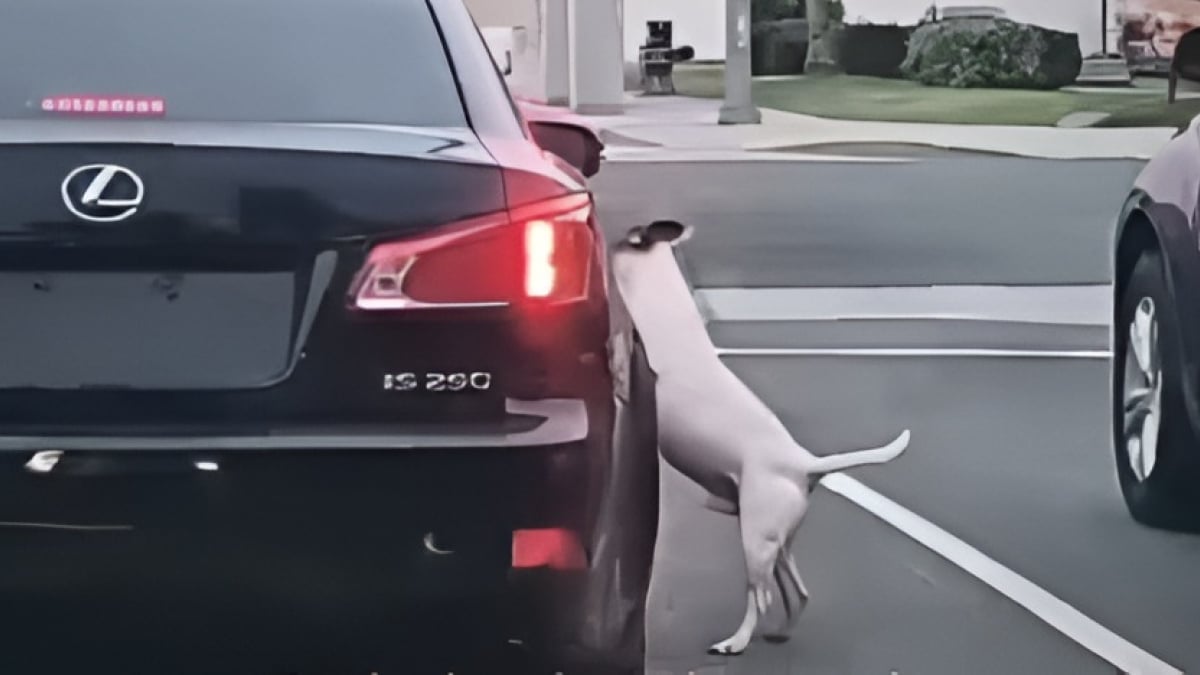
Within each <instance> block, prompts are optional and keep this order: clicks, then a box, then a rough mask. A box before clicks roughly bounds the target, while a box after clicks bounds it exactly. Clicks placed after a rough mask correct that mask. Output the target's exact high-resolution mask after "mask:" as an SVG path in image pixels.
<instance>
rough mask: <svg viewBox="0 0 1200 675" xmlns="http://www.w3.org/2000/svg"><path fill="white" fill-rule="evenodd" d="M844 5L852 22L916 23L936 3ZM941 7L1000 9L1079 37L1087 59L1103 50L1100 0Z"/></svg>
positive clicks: (853, 0)
mask: <svg viewBox="0 0 1200 675" xmlns="http://www.w3.org/2000/svg"><path fill="white" fill-rule="evenodd" d="M843 4H844V5H845V7H846V21H848V22H854V21H856V20H860V19H861V20H865V21H871V22H874V23H891V22H895V23H899V24H912V23H916V21H917V20H918V19H920V18H921V16H922V15H923V14H924V13H925V10H926V9H928V7H929V6H930V5H931V4H933V0H843ZM937 4H938V6H939V7H943V6H949V5H972V4H978V5H988V6H993V7H999V8H1001V9H1003V10H1004V11H1005V12H1006V13H1007V14H1008V16H1009V18H1011V19H1013V20H1014V21H1021V22H1023V23H1032V24H1036V25H1039V26H1045V27H1046V28H1053V29H1055V30H1061V31H1066V32H1069V33H1076V34H1078V35H1079V47H1080V49H1081V50H1082V51H1083V55H1084V56H1087V55H1088V54H1092V53H1094V52H1098V51H1100V50H1101V49H1100V43H1101V36H1100V0H982V1H980V2H972V1H970V0H964V1H963V2H938V3H937ZM1113 4H1115V3H1113ZM1112 23H1113V22H1112V21H1111V20H1110V21H1109V24H1110V26H1109V28H1110V32H1109V49H1112V48H1113V47H1114V46H1115V45H1114V44H1113V42H1114V38H1113V37H1112V35H1113V33H1112V30H1111V29H1112V28H1113V26H1112V25H1111V24H1112Z"/></svg>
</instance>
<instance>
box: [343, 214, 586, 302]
mask: <svg viewBox="0 0 1200 675" xmlns="http://www.w3.org/2000/svg"><path fill="white" fill-rule="evenodd" d="M591 208H592V207H591V200H590V198H589V197H588V196H587V195H585V194H578V195H571V196H568V197H561V198H558V199H554V200H550V201H547V202H543V203H538V204H534V205H530V206H524V207H520V208H517V209H513V210H511V211H508V212H503V213H499V214H494V215H489V216H484V217H482V218H475V219H471V220H469V221H464V222H461V223H455V224H452V225H447V226H443V227H441V228H438V229H437V230H435V231H434V232H432V233H431V234H428V235H424V236H421V237H415V238H412V239H406V240H401V241H393V242H387V243H383V244H379V245H378V246H376V247H375V248H373V249H371V252H370V254H369V255H368V257H367V263H366V265H365V266H364V267H363V270H362V271H361V272H360V273H359V275H358V277H357V279H356V281H355V284H354V287H353V288H352V289H351V299H352V303H353V306H354V307H356V308H358V309H363V310H402V309H430V308H456V307H504V306H509V305H516V304H521V303H525V302H532V303H558V302H569V301H572V300H577V299H580V298H583V297H585V296H586V295H587V290H588V289H587V283H588V278H589V276H590V266H591V259H592V248H593V245H594V241H593V238H592V237H593V235H592V230H591V227H590V226H589V223H588V220H589V218H590V216H591Z"/></svg>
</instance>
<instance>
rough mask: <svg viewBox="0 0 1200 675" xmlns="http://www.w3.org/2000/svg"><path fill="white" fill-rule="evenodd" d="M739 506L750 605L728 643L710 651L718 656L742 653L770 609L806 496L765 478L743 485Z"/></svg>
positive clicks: (790, 484) (779, 479)
mask: <svg viewBox="0 0 1200 675" xmlns="http://www.w3.org/2000/svg"><path fill="white" fill-rule="evenodd" d="M739 502H740V503H739V507H740V508H739V512H740V516H741V518H740V521H741V528H742V549H743V553H744V554H745V556H746V576H747V586H748V587H749V590H748V596H749V602H748V603H747V604H748V606H747V608H746V616H745V618H744V619H743V621H742V625H741V626H739V627H738V629H737V631H736V632H735V633H734V634H733V635H732V636H730V637H729V639H727V640H724V641H723V642H719V643H717V644H715V645H713V647H712V649H711V650H710V651H712V652H714V653H720V654H740V653H742V652H743V651H745V649H746V646H747V645H748V644H749V643H750V638H751V637H752V636H753V634H754V629H755V628H756V627H757V626H758V618H759V616H760V615H761V614H766V613H767V610H768V609H769V608H770V606H771V602H772V600H773V598H772V593H771V581H772V576H773V573H774V570H775V565H776V562H777V561H778V559H779V555H780V553H781V552H782V551H783V547H784V544H785V543H786V542H787V540H788V538H789V537H790V536H791V533H792V532H794V531H795V529H796V527H797V526H798V525H799V523H800V519H801V518H803V517H804V513H805V511H806V510H807V508H808V494H807V493H806V492H805V491H804V490H803V489H801V488H800V486H798V485H796V484H795V483H793V482H792V481H790V480H788V479H787V478H784V477H780V476H774V475H773V476H764V477H762V478H758V479H752V480H746V481H744V482H743V483H742V485H741V490H740V494H739Z"/></svg>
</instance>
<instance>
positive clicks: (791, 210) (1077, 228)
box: [595, 154, 1141, 287]
mask: <svg viewBox="0 0 1200 675" xmlns="http://www.w3.org/2000/svg"><path fill="white" fill-rule="evenodd" d="M1140 167H1141V163H1140V162H1136V161H1050V160H1035V159H1022V158H1013V157H1000V156H992V155H978V156H973V157H968V156H963V155H961V154H956V155H949V156H946V157H944V158H942V157H932V158H921V159H920V160H919V161H917V162H915V163H912V164H895V163H892V164H878V163H875V164H861V163H826V162H797V163H780V162H758V163H750V162H747V163H736V162H722V163H671V164H640V163H639V164H616V163H609V164H606V165H605V166H604V167H603V169H602V170H601V171H600V173H599V174H598V175H597V176H596V178H595V185H596V189H597V191H598V193H599V194H600V200H599V208H600V213H601V216H602V218H603V221H604V223H605V225H606V227H608V228H609V229H610V231H611V232H613V233H614V234H615V233H617V232H620V231H624V230H627V229H628V228H629V227H632V226H634V225H641V224H645V222H647V221H648V220H654V219H660V218H669V219H676V220H680V221H681V222H685V223H688V224H691V225H694V226H696V228H697V229H698V230H699V231H700V233H701V234H702V236H698V237H696V239H695V240H694V241H693V242H691V243H690V244H689V246H688V258H689V261H690V262H691V263H692V265H693V269H692V273H693V280H694V282H695V283H696V284H697V285H699V286H745V287H758V286H881V285H894V286H903V285H925V284H930V283H939V284H1081V283H1099V282H1105V281H1108V280H1109V278H1110V276H1111V274H1110V271H1109V268H1110V263H1109V257H1110V254H1109V252H1108V251H1109V248H1110V246H1109V239H1110V233H1111V230H1112V227H1113V223H1114V221H1115V218H1116V214H1117V212H1118V211H1119V209H1120V207H1121V203H1122V202H1123V200H1124V198H1125V195H1126V194H1128V191H1129V187H1130V185H1131V184H1132V183H1133V179H1134V178H1135V177H1136V175H1137V172H1138V171H1139V170H1140ZM1035 244H1036V245H1035Z"/></svg>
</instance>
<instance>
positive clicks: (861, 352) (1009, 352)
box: [717, 347, 1112, 361]
mask: <svg viewBox="0 0 1200 675" xmlns="http://www.w3.org/2000/svg"><path fill="white" fill-rule="evenodd" d="M717 354H718V355H720V356H864V357H872V356H877V357H898V358H899V357H917V358H931V357H953V358H987V359H1095V360H1105V361H1107V360H1108V359H1110V358H1112V352H1109V351H1107V350H1083V349H1081V350H1052V349H955V348H944V349H941V348H912V349H909V348H870V347H864V348H856V347H847V348H844V349H843V348H837V347H812V348H805V347H796V348H792V347H763V348H758V347H746V348H743V347H717Z"/></svg>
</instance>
